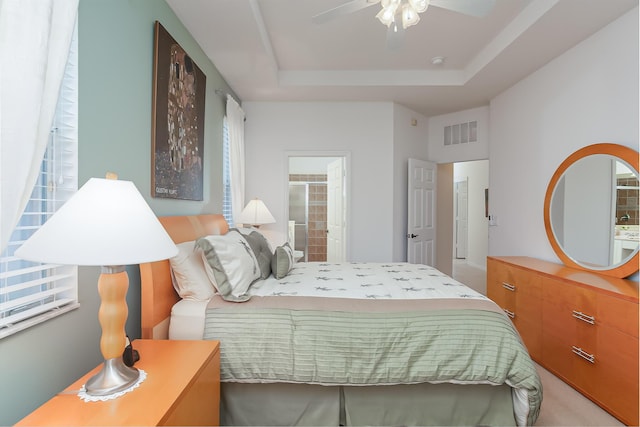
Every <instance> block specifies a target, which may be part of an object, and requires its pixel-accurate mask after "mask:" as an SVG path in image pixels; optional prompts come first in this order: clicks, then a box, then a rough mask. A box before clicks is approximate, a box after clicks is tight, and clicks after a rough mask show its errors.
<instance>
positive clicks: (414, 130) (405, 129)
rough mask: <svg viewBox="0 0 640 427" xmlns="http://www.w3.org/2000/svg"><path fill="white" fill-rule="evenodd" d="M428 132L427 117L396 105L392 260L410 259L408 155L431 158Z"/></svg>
mask: <svg viewBox="0 0 640 427" xmlns="http://www.w3.org/2000/svg"><path fill="white" fill-rule="evenodd" d="M428 132H429V120H428V118H427V117H426V116H424V115H422V114H419V113H417V112H415V111H413V110H411V109H409V108H407V107H404V106H402V105H399V104H394V105H393V180H394V182H393V226H392V227H393V236H392V238H393V258H392V261H393V262H403V261H406V260H407V230H408V227H409V225H408V221H409V219H408V217H409V215H408V212H407V206H408V194H407V192H408V186H409V184H408V182H409V176H408V175H409V158H414V159H420V160H429V159H428V153H427V137H428Z"/></svg>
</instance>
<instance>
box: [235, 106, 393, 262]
mask: <svg viewBox="0 0 640 427" xmlns="http://www.w3.org/2000/svg"><path fill="white" fill-rule="evenodd" d="M242 108H243V109H244V111H245V113H246V116H247V121H246V123H245V143H246V197H247V198H252V197H260V198H262V199H263V200H264V202H265V203H266V204H267V206H269V209H270V210H271V213H272V214H273V216H274V217H275V219H276V221H277V223H276V224H269V225H264V226H262V227H261V230H262V229H264V231H265V234H268V235H269V237H270V238H272V239H273V240H275V241H276V242H277V241H285V240H286V219H287V216H288V215H287V214H286V212H285V209H286V198H287V194H288V186H287V164H286V162H287V153H291V152H295V153H297V154H300V153H304V152H309V153H320V152H327V153H328V154H327V155H330V156H331V155H335V154H336V152H348V153H349V160H350V161H349V163H350V164H348V165H347V168H348V170H347V173H348V174H349V177H348V179H347V181H348V185H349V188H348V189H347V194H348V198H349V200H348V204H349V206H348V209H349V213H348V218H347V236H348V241H347V260H348V261H372V262H385V261H390V260H391V259H392V258H393V239H392V235H393V229H392V227H390V224H393V217H394V205H393V202H394V199H393V197H394V188H393V186H394V171H393V155H394V152H393V138H394V130H393V126H394V123H393V117H394V115H393V104H392V103H375V102H366V103H361V102H353V103H348V102H340V103H336V102H245V103H243V104H242Z"/></svg>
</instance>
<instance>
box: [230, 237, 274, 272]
mask: <svg viewBox="0 0 640 427" xmlns="http://www.w3.org/2000/svg"><path fill="white" fill-rule="evenodd" d="M232 230H237V231H238V232H239V233H241V234H242V235H243V236H244V238H245V239H246V240H247V242H248V243H249V246H251V250H252V251H253V254H254V255H255V256H256V259H257V260H258V265H259V266H260V278H261V279H266V278H267V277H269V275H271V258H272V257H273V253H272V252H271V247H270V246H269V242H268V241H267V239H266V237H264V236H263V235H262V233H260V232H259V231H257V230H249V232H248V233H244V232H243V231H242V230H239V229H235V228H232ZM245 230H246V229H245Z"/></svg>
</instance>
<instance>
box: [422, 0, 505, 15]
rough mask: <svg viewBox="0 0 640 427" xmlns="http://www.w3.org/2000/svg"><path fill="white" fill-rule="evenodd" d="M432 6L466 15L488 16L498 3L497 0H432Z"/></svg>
mask: <svg viewBox="0 0 640 427" xmlns="http://www.w3.org/2000/svg"><path fill="white" fill-rule="evenodd" d="M429 4H430V5H431V6H436V7H441V8H442V9H448V10H452V11H454V12H459V13H462V14H464V15H470V16H476V17H479V18H481V17H483V16H487V15H488V14H489V12H491V10H492V9H493V6H494V5H495V4H496V0H431V1H430V2H429Z"/></svg>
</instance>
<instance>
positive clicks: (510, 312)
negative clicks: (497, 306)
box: [502, 308, 516, 319]
mask: <svg viewBox="0 0 640 427" xmlns="http://www.w3.org/2000/svg"><path fill="white" fill-rule="evenodd" d="M502 311H504V312H505V313H507V316H509V317H510V318H512V319H515V318H516V314H515V313H514V312H513V311H509V310H507V309H506V308H503V309H502Z"/></svg>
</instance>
